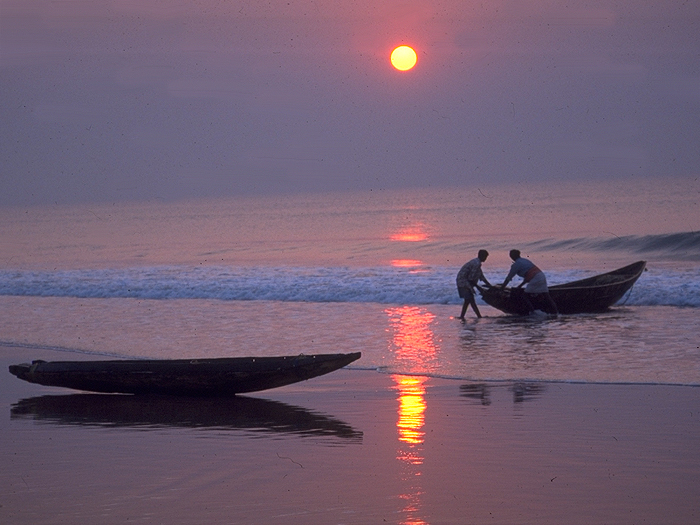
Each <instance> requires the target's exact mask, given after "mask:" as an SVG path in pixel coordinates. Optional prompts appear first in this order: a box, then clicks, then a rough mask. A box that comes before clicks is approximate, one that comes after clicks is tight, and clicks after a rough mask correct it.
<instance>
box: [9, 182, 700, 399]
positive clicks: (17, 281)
mask: <svg viewBox="0 0 700 525" xmlns="http://www.w3.org/2000/svg"><path fill="white" fill-rule="evenodd" d="M699 200H700V181H699V179H698V177H688V178H680V179H669V180H664V179H645V178H636V179H635V178H630V179H626V180H596V181H586V182H557V183H537V182H531V183H529V182H527V181H522V182H520V183H513V184H508V185H482V186H475V185H472V184H469V183H467V182H465V185H464V187H460V188H415V189H403V190H383V189H374V190H363V191H346V192H336V193H323V194H293V195H277V196H246V197H223V196H222V197H220V198H208V199H190V200H181V201H149V202H110V203H90V204H84V203H83V204H75V205H60V204H54V205H45V206H32V207H20V206H18V207H6V208H2V209H0V247H1V253H0V345H2V346H6V347H14V348H18V349H21V351H22V353H23V354H26V359H27V361H30V360H31V359H32V358H33V353H36V352H37V350H39V349H51V350H55V351H58V352H60V353H61V355H62V357H64V358H65V359H66V360H71V359H88V358H95V359H106V358H117V359H118V358H162V359H168V358H189V357H193V358H194V357H197V358H202V357H233V356H271V355H295V354H315V353H338V352H356V351H360V352H362V358H361V359H360V360H358V361H356V362H355V363H353V364H352V365H350V367H349V368H355V369H363V370H376V371H377V372H378V373H386V374H401V375H415V376H429V377H440V378H454V379H458V380H461V381H463V382H464V381H473V382H484V381H493V382H513V381H518V382H520V381H537V382H580V383H622V384H663V385H693V386H700V335H698V334H699V329H700V315H699V313H700V206H699V205H698V204H699V202H698V201H699ZM482 248H483V249H486V250H488V251H489V252H490V256H489V258H488V260H487V261H486V263H484V265H483V270H484V273H485V275H486V277H487V278H488V279H489V281H490V282H491V283H494V284H495V283H501V282H502V281H503V279H504V277H505V276H506V274H507V272H508V269H509V265H510V260H509V258H508V251H509V250H510V249H512V248H517V249H519V250H521V252H522V253H523V256H525V257H528V258H530V259H531V260H532V261H533V262H534V263H535V264H537V265H538V266H539V267H540V268H541V269H542V270H543V271H544V272H545V274H546V276H547V280H548V282H549V284H550V285H553V284H559V283H564V282H567V281H570V280H574V279H580V278H584V277H587V276H591V275H595V274H597V273H601V272H605V271H610V270H613V269H615V268H618V267H621V266H625V265H627V264H630V263H632V262H635V261H638V260H644V261H646V262H647V270H646V271H645V272H644V274H643V275H642V276H641V277H640V279H639V280H638V282H637V283H636V284H635V286H634V287H633V288H632V290H631V291H630V292H629V293H628V294H627V295H626V296H625V297H624V298H623V299H622V300H621V301H620V302H619V304H617V305H615V306H614V307H613V308H611V309H610V310H609V311H607V312H604V313H596V314H580V315H562V316H559V317H558V318H556V319H554V318H541V317H532V318H530V317H513V316H508V315H505V314H503V313H502V312H499V311H497V310H495V309H493V308H491V307H489V306H487V305H485V304H484V303H483V301H481V300H480V299H479V300H478V303H479V304H480V308H481V312H482V314H483V315H484V317H483V318H481V319H477V318H476V316H475V315H474V313H473V312H472V311H471V309H470V310H469V311H468V312H467V319H466V321H460V320H458V319H456V318H455V317H456V316H458V315H459V311H460V307H461V300H460V299H459V297H458V295H457V289H456V285H455V277H456V274H457V271H458V270H459V268H460V266H461V265H462V264H464V263H465V262H466V261H468V260H469V259H472V258H473V257H475V256H476V253H477V251H478V250H479V249H482ZM517 282H518V280H517V279H516V280H515V283H517Z"/></svg>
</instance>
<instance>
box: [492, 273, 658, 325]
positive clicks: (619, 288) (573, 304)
mask: <svg viewBox="0 0 700 525" xmlns="http://www.w3.org/2000/svg"><path fill="white" fill-rule="evenodd" d="M645 267H646V261H638V262H636V263H633V264H630V265H628V266H625V267H623V268H618V269H617V270H613V271H612V272H607V273H603V274H600V275H595V276H593V277H588V278H586V279H581V280H579V281H573V282H570V283H565V284H557V285H555V286H550V287H549V295H550V296H551V297H552V299H553V300H554V303H555V304H556V305H557V309H558V310H559V313H560V314H581V313H596V312H604V311H606V310H608V309H609V308H610V307H611V306H613V305H614V304H615V303H617V302H618V301H619V300H620V299H622V298H623V297H624V295H625V294H626V293H627V292H628V291H629V290H630V289H631V288H632V286H633V285H634V283H635V282H637V279H639V276H640V275H642V272H643V271H644V269H645ZM479 291H480V293H481V297H482V298H483V299H484V301H485V302H486V303H487V304H489V305H491V306H493V307H494V308H497V309H498V310H501V311H502V312H505V313H507V314H513V315H528V314H529V313H530V308H529V305H528V303H527V301H526V300H525V298H524V297H523V295H524V294H525V291H524V290H523V289H522V288H501V287H497V286H494V287H491V288H481V289H480V290H479ZM528 299H530V301H531V302H532V305H533V306H534V307H535V309H540V310H542V311H547V305H546V303H544V302H543V303H542V304H538V301H537V297H528Z"/></svg>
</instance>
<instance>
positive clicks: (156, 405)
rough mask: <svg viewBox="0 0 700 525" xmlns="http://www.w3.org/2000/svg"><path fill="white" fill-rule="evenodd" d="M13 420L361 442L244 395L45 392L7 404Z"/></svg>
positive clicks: (344, 428)
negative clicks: (244, 433)
mask: <svg viewBox="0 0 700 525" xmlns="http://www.w3.org/2000/svg"><path fill="white" fill-rule="evenodd" d="M11 418H12V419H32V420H34V421H36V422H38V423H44V424H56V425H79V426H97V427H109V428H114V427H132V428H137V429H157V428H167V427H178V428H193V429H218V430H242V431H246V432H252V433H259V434H267V433H269V434H291V435H296V436H300V437H306V436H312V437H322V438H328V439H329V440H332V441H333V444H352V443H361V442H362V432H360V431H358V430H355V429H354V428H352V427H351V426H350V425H348V424H347V423H344V422H343V421H340V420H338V419H334V418H332V417H329V416H326V415H323V414H318V413H314V412H311V411H309V410H306V409H304V408H301V407H298V406H292V405H288V404H286V403H281V402H279V401H270V400H267V399H258V398H252V397H245V396H236V397H232V398H200V397H177V396H157V395H153V396H148V395H146V396H131V395H120V394H69V395H46V396H38V397H31V398H27V399H22V400H20V401H19V402H17V403H15V404H14V405H12V408H11Z"/></svg>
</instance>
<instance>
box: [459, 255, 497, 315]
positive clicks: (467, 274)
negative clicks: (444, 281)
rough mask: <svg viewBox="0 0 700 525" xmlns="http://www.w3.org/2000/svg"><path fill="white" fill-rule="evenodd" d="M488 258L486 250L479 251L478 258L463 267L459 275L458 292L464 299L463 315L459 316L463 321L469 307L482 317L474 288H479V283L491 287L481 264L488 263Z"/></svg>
mask: <svg viewBox="0 0 700 525" xmlns="http://www.w3.org/2000/svg"><path fill="white" fill-rule="evenodd" d="M488 256H489V252H487V251H486V250H479V253H478V255H477V257H475V258H474V259H472V260H471V261H469V262H468V263H466V264H465V265H464V266H462V268H460V270H459V273H458V274H457V291H458V292H459V296H460V297H461V298H463V299H464V304H463V305H462V313H461V315H460V316H459V319H461V320H463V321H464V314H466V313H467V308H468V307H469V305H472V308H473V309H474V313H475V314H476V316H477V317H481V312H479V308H478V307H477V306H476V298H475V297H474V287H475V286H477V284H478V283H479V281H483V282H484V283H486V286H491V283H490V282H488V281H487V280H486V277H484V272H482V271H481V263H483V262H486V258H487V257H488Z"/></svg>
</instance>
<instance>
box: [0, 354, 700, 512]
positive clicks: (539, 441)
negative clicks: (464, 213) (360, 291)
mask: <svg viewBox="0 0 700 525" xmlns="http://www.w3.org/2000/svg"><path fill="white" fill-rule="evenodd" d="M35 353H36V354H38V355H32V357H31V358H32V359H39V358H43V359H46V358H48V359H51V358H52V357H51V355H50V354H51V353H52V352H51V351H48V350H47V351H42V352H38V351H36V352H35ZM25 354H26V351H23V350H21V349H18V348H12V347H0V357H1V359H0V361H1V362H2V366H3V367H4V372H3V373H5V374H6V380H5V381H2V382H1V383H0V384H1V386H0V393H1V398H2V405H3V410H4V411H5V414H6V416H5V417H4V418H2V420H1V421H4V422H3V423H2V426H3V427H4V428H3V432H1V433H0V441H1V443H0V445H1V446H2V449H3V450H4V451H5V454H6V456H5V457H6V460H5V461H4V468H3V471H2V473H1V474H0V480H2V481H1V486H0V499H1V501H0V505H1V506H0V519H2V521H6V522H8V523H9V522H12V523H27V522H33V523H57V522H76V521H84V522H86V521H89V522H94V523H121V522H124V521H127V520H137V519H139V520H141V521H145V522H162V521H168V522H171V523H192V522H201V521H202V520H207V521H208V522H210V523H243V522H256V523H263V524H266V523H376V522H383V521H384V520H386V522H388V523H465V522H468V523H486V522H497V523H513V524H515V523H562V522H566V523H632V522H640V521H646V522H652V523H662V522H663V523H688V522H692V521H694V520H695V519H696V518H697V516H698V514H699V513H700V504H698V503H697V502H700V451H699V450H698V447H697V443H698V442H700V413H699V412H700V411H698V410H697V409H696V408H695V407H697V406H700V389H697V388H694V387H691V388H688V387H684V386H667V385H657V386H655V385H610V384H580V383H576V384H574V383H519V384H518V383H509V382H499V383H498V384H494V383H486V382H469V381H460V380H454V379H444V378H428V377H425V376H404V375H391V374H384V373H378V372H376V371H368V370H347V369H342V370H339V371H337V372H333V373H331V374H328V375H325V376H321V377H318V378H314V379H311V380H308V381H305V382H302V383H296V384H294V385H289V386H287V387H282V388H279V389H273V390H268V391H263V392H257V393H254V394H248V395H246V396H240V397H241V398H242V399H239V400H237V401H233V402H231V401H225V400H216V399H214V400H205V399H204V400H203V399H199V400H198V399H184V400H183V399H180V398H172V399H171V398H167V397H166V398H165V399H163V398H160V400H156V401H154V400H152V399H151V400H147V399H142V398H140V397H139V396H122V395H109V394H107V395H105V394H85V393H79V392H73V391H69V390H66V389H59V388H51V387H41V386H39V385H33V384H30V383H25V382H23V381H20V380H17V379H16V378H14V377H11V376H10V375H9V372H7V366H8V364H10V363H11V362H20V361H21V360H22V359H21V358H22V356H24V355H25ZM54 354H55V353H54ZM89 357H90V356H86V358H89ZM17 358H20V360H19V361H18V360H17ZM54 359H55V358H54ZM24 360H25V361H26V359H24ZM164 397H165V396H164ZM239 401H240V402H239ZM8 413H9V415H8Z"/></svg>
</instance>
